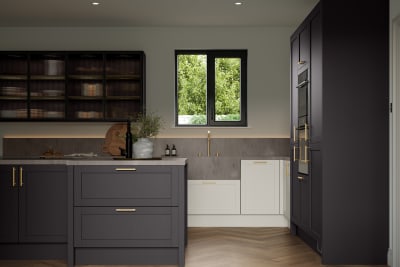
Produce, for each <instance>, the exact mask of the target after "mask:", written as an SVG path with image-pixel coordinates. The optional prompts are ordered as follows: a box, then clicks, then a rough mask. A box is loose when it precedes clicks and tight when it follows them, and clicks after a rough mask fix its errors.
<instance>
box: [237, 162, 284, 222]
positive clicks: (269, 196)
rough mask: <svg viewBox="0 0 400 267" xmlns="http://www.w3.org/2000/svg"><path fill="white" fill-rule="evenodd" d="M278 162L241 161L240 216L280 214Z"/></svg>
mask: <svg viewBox="0 0 400 267" xmlns="http://www.w3.org/2000/svg"><path fill="white" fill-rule="evenodd" d="M279 171H280V169H279V160H241V214H279V213H280V203H279V202H280V185H279V183H280V175H279Z"/></svg>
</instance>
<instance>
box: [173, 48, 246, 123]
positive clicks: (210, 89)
mask: <svg viewBox="0 0 400 267" xmlns="http://www.w3.org/2000/svg"><path fill="white" fill-rule="evenodd" d="M196 54H199V55H207V107H206V112H207V124H204V125H200V124H195V125H191V124H178V116H179V114H178V55H196ZM223 57H228V58H229V57H234V58H240V60H241V65H240V66H241V70H240V87H241V88H240V118H241V119H240V121H215V119H214V118H215V117H214V114H215V65H214V62H215V58H223ZM175 126H176V127H210V126H213V127H214V126H215V127H247V50H246V49H238V50H207V49H206V50H175Z"/></svg>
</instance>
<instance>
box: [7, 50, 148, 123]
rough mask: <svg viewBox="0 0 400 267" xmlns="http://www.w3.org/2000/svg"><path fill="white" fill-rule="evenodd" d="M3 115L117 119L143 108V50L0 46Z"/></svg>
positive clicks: (14, 117)
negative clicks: (19, 49) (43, 49)
mask: <svg viewBox="0 0 400 267" xmlns="http://www.w3.org/2000/svg"><path fill="white" fill-rule="evenodd" d="M0 94H1V95H0V120H1V121H19V120H22V121H47V120H55V121H121V120H126V119H128V118H131V117H134V116H136V115H137V114H138V113H142V112H144V107H145V55H144V53H143V52H142V51H125V52H114V51H113V52H86V51H85V52H78V51H77V52H1V56H0Z"/></svg>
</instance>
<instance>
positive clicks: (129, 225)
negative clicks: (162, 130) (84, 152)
mask: <svg viewBox="0 0 400 267" xmlns="http://www.w3.org/2000/svg"><path fill="white" fill-rule="evenodd" d="M73 176H74V177H73V179H74V185H73V186H74V203H73V214H74V216H73V217H74V219H73V236H74V240H73V247H72V250H73V251H72V255H71V257H70V259H69V265H70V266H71V265H74V264H76V265H81V264H99V265H103V264H113V265H115V264H126V265H132V264H153V265H154V264H168V265H172V264H178V265H179V266H181V267H182V266H184V264H185V261H184V250H185V243H186V215H187V214H186V202H187V201H186V167H185V166H161V165H157V166H154V165H152V166H149V165H141V166H75V167H74V174H73Z"/></svg>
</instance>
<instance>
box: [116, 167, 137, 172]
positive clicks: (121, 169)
mask: <svg viewBox="0 0 400 267" xmlns="http://www.w3.org/2000/svg"><path fill="white" fill-rule="evenodd" d="M115 170H116V171H118V172H120V171H125V172H126V171H128V172H129V171H131V172H134V171H136V169H135V168H115Z"/></svg>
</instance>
